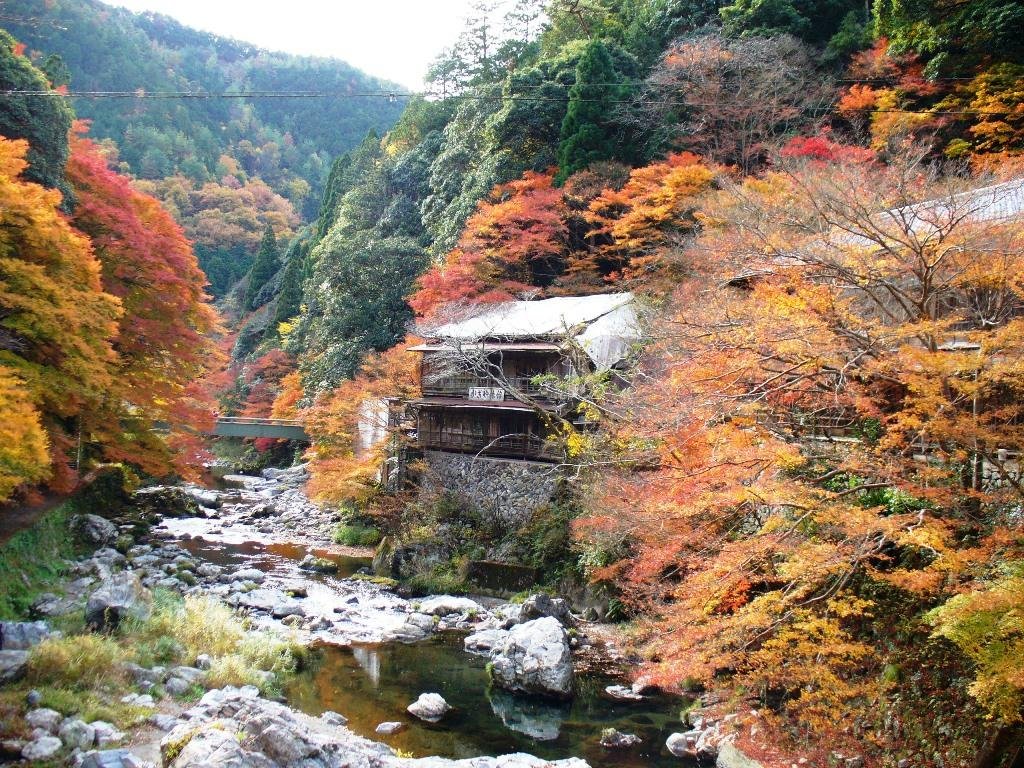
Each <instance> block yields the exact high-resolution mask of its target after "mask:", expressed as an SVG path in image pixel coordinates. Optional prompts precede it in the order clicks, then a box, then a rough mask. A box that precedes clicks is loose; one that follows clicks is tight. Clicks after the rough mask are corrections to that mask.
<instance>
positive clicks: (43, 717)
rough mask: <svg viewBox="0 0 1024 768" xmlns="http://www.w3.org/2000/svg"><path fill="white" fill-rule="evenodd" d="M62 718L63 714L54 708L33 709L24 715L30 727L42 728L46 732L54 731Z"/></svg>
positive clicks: (58, 726)
mask: <svg viewBox="0 0 1024 768" xmlns="http://www.w3.org/2000/svg"><path fill="white" fill-rule="evenodd" d="M63 720H64V715H62V714H61V713H60V712H58V711H56V710H54V709H33V710H31V711H30V712H28V713H27V714H26V715H25V723H26V724H27V725H28V726H29V727H30V728H42V729H43V730H44V731H46V732H47V733H56V732H57V730H58V729H59V728H60V724H61V722H62V721H63Z"/></svg>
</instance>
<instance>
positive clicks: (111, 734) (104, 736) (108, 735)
mask: <svg viewBox="0 0 1024 768" xmlns="http://www.w3.org/2000/svg"><path fill="white" fill-rule="evenodd" d="M92 727H93V728H94V729H95V731H96V746H97V747H100V748H103V747H105V746H107V745H108V744H116V743H117V742H119V741H121V740H122V739H124V733H122V732H121V731H119V730H117V728H115V727H114V726H113V725H111V724H110V723H107V722H104V721H103V720H95V721H93V723H92Z"/></svg>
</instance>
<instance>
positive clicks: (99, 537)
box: [71, 514, 117, 546]
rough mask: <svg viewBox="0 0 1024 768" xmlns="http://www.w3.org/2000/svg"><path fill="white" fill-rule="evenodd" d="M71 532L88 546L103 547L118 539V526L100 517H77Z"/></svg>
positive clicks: (72, 521)
mask: <svg viewBox="0 0 1024 768" xmlns="http://www.w3.org/2000/svg"><path fill="white" fill-rule="evenodd" d="M71 530H72V531H73V532H74V533H75V534H76V535H77V536H78V537H79V538H80V539H82V541H84V542H85V543H86V544H92V545H94V546H103V545H105V544H110V543H112V542H113V541H114V540H115V539H116V538H117V526H116V525H114V524H113V523H112V522H110V521H109V520H107V519H105V518H102V517H100V516H99V515H88V514H87V515H75V516H74V517H72V518H71Z"/></svg>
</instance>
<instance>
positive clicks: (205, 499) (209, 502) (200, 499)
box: [184, 488, 220, 509]
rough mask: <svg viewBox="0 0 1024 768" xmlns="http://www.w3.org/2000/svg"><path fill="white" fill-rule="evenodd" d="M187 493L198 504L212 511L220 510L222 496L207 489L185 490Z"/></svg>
mask: <svg viewBox="0 0 1024 768" xmlns="http://www.w3.org/2000/svg"><path fill="white" fill-rule="evenodd" d="M184 490H185V493H187V494H188V495H189V496H191V497H192V498H193V499H195V501H196V503H197V504H199V505H200V506H203V507H209V508H210V509H219V508H220V494H219V493H217V492H216V491H208V490H206V489H205V488H185V489H184Z"/></svg>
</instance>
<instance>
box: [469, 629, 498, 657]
mask: <svg viewBox="0 0 1024 768" xmlns="http://www.w3.org/2000/svg"><path fill="white" fill-rule="evenodd" d="M508 634H509V633H508V630H505V629H481V630H480V631H479V632H474V633H473V634H471V635H467V636H466V639H465V640H463V641H462V644H463V647H464V648H465V649H466V651H467V652H468V653H475V654H477V655H479V656H490V655H491V654H492V653H494V652H496V650H497V649H498V648H500V647H501V646H503V645H504V644H505V641H506V640H507V639H508Z"/></svg>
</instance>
